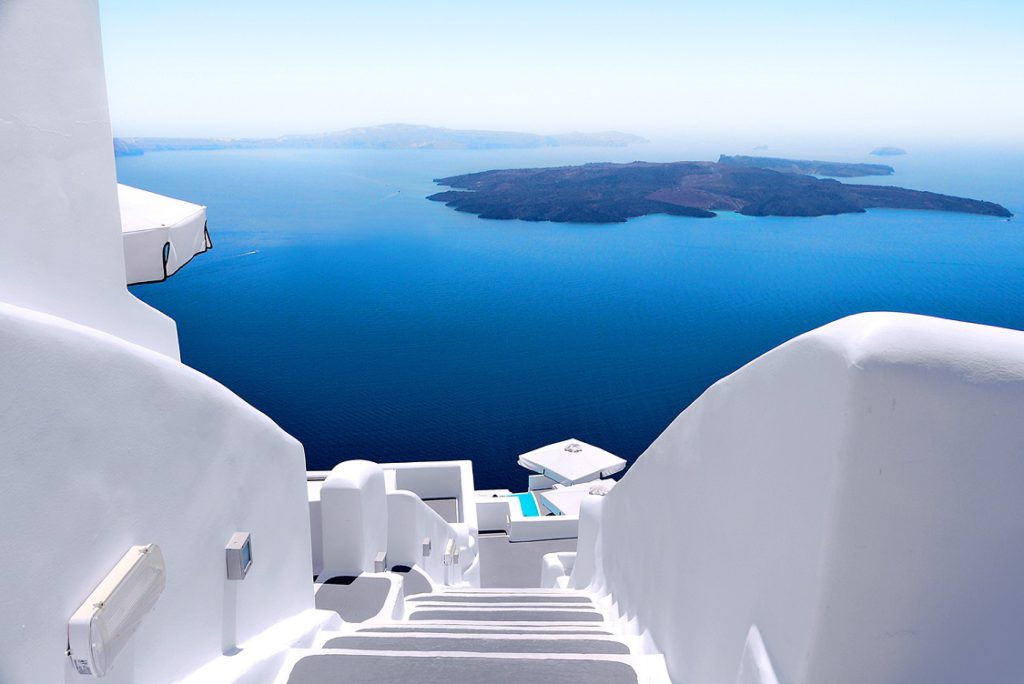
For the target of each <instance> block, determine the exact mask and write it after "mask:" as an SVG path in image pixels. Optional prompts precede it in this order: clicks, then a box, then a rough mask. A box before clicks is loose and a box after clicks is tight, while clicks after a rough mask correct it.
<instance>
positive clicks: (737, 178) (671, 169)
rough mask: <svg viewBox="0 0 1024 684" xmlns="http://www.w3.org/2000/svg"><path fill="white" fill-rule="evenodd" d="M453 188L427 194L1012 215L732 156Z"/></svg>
mask: <svg viewBox="0 0 1024 684" xmlns="http://www.w3.org/2000/svg"><path fill="white" fill-rule="evenodd" d="M435 182H437V183H438V184H440V185H446V186H448V187H451V188H455V189H454V190H447V191H444V192H439V193H437V194H434V195H430V196H429V197H428V198H427V199H430V200H433V201H435V202H444V203H445V204H446V205H447V206H449V207H452V208H453V209H456V210H457V211H465V212H469V213H472V214H476V215H478V216H479V217H480V218H488V219H522V220H525V221H556V222H573V223H617V222H622V221H625V220H626V219H629V218H632V217H634V216H644V215H646V214H672V215H677V216H693V217H700V218H711V217H713V216H714V215H715V214H714V213H713V212H715V211H735V212H738V213H740V214H745V215H747V216H826V215H834V214H850V213H861V212H864V211H866V210H867V209H875V208H878V209H882V208H884V209H925V210H933V211H951V212H962V213H967V214H983V215H987V216H1002V217H1009V216H1012V214H1011V213H1010V212H1009V211H1007V210H1006V208H1004V207H1002V206H1000V205H998V204H993V203H992V202H983V201H980V200H973V199H966V198H962V197H951V196H949V195H939V194H936V193H933V192H922V191H919V190H906V189H904V188H898V187H892V186H881V185H847V184H844V183H840V182H839V181H837V180H833V179H830V178H827V179H826V178H816V177H814V176H809V175H805V174H799V173H788V172H787V173H782V172H779V171H774V170H771V169H764V168H758V167H748V166H742V165H736V164H730V163H722V162H717V163H716V162H701V161H688V162H687V161H684V162H672V163H664V164H656V163H649V162H633V163H631V164H610V163H599V164H584V165H582V166H562V167H557V168H541V169H506V170H496V171H483V172H480V173H470V174H466V175H461V176H452V177H449V178H440V179H437V180H436V181H435Z"/></svg>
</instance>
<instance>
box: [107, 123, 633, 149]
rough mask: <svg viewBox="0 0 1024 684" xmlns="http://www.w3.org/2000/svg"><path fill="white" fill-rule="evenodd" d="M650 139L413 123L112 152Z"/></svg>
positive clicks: (170, 142) (169, 141)
mask: <svg viewBox="0 0 1024 684" xmlns="http://www.w3.org/2000/svg"><path fill="white" fill-rule="evenodd" d="M642 142H647V141H646V140H645V139H644V138H641V137H640V136H638V135H632V134H630V133H622V132H620V131H600V132H594V133H579V132H573V133H561V134H556V135H540V134H536V133H519V132H514V131H477V130H460V129H453V128H435V127H433V126H417V125H411V124H385V125H382V126H367V127H362V128H349V129H346V130H343V131H334V132H330V133H313V134H303V135H282V136H279V137H276V138H156V137H154V138H149V137H146V138H114V154H115V155H116V156H129V155H138V154H144V153H146V152H158V151H170V150H228V149H275V148H282V149H367V150H370V149H377V150H415V149H433V150H459V149H466V150H473V149H526V148H539V147H567V146H577V147H625V146H627V145H633V144H636V143H642Z"/></svg>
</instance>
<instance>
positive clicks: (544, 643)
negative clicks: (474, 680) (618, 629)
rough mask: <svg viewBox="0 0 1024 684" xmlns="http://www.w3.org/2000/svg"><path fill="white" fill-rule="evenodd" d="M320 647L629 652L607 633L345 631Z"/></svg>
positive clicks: (557, 652)
mask: <svg viewBox="0 0 1024 684" xmlns="http://www.w3.org/2000/svg"><path fill="white" fill-rule="evenodd" d="M321 648H324V649H334V648H340V649H349V650H360V651H445V652H452V653H456V652H458V653H510V654H516V653H552V654H561V653H591V654H592V653H602V654H618V655H628V654H629V653H630V649H629V647H628V646H627V645H626V644H624V643H622V642H621V641H619V640H618V639H614V638H612V637H607V636H589V637H587V636H581V635H574V636H563V635H550V634H548V635H539V634H531V635H507V634H506V635H495V634H475V635H467V634H442V633H437V632H423V633H418V634H408V633H407V634H365V633H360V634H345V635H342V636H336V637H333V638H330V639H328V640H327V641H326V642H325V643H324V644H323V646H322V647H321Z"/></svg>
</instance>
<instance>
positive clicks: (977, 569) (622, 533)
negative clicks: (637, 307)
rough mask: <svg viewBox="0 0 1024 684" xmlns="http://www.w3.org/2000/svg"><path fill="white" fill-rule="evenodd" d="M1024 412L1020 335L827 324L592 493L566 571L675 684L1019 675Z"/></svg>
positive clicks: (734, 381)
mask: <svg viewBox="0 0 1024 684" xmlns="http://www.w3.org/2000/svg"><path fill="white" fill-rule="evenodd" d="M1022 416H1024V333H1022V332H1019V331H1011V330H1004V329H998V328H992V327H985V326H978V325H971V324H966V323H956V322H952V321H944V320H939V319H934V318H926V317H922V316H910V315H902V314H864V315H859V316H854V317H851V318H847V319H843V320H841V321H838V322H836V323H833V324H830V325H827V326H825V327H823V328H820V329H818V330H815V331H812V332H810V333H808V334H806V335H802V336H800V337H798V338H796V339H794V340H791V341H790V342H787V343H786V344H784V345H782V346H781V347H779V348H777V349H775V350H773V351H771V352H769V353H767V354H765V355H764V356H762V357H761V358H759V359H757V360H755V361H753V362H752V363H750V364H748V365H747V366H745V367H743V368H742V369H740V370H739V371H737V372H736V373H734V374H732V375H730V376H729V377H727V378H725V379H724V380H721V381H719V382H718V383H716V384H715V385H714V386H712V387H711V388H710V389H709V390H708V391H707V392H705V393H704V395H702V396H701V397H700V398H699V399H698V400H697V401H695V402H694V403H693V404H692V405H691V406H690V407H689V408H688V409H686V411H684V412H683V413H682V414H681V415H680V416H679V417H678V418H677V419H676V420H675V421H674V422H673V423H672V425H670V426H669V428H668V429H667V430H665V432H664V433H663V434H662V435H661V436H660V437H659V438H658V439H657V441H655V443H654V444H653V445H651V447H650V448H649V449H648V450H647V451H646V452H645V453H644V454H643V455H642V456H641V457H640V458H639V459H638V460H637V462H636V463H635V464H634V465H633V467H632V468H631V469H630V471H629V472H628V473H627V474H626V475H625V476H624V477H623V478H622V480H621V481H620V483H619V485H618V486H616V487H615V489H614V490H612V491H611V492H610V493H609V494H608V495H607V496H606V497H590V498H594V499H599V498H600V499H604V502H603V504H601V505H600V506H599V508H600V511H599V513H598V519H599V523H598V524H597V525H592V523H591V521H590V520H589V518H588V517H587V516H586V515H584V519H583V521H582V529H581V538H580V540H579V544H578V556H577V559H576V566H575V570H574V578H573V584H575V583H576V580H577V577H579V579H580V581H583V579H584V575H589V578H588V579H589V581H588V582H587V584H588V585H591V586H592V587H593V588H595V590H598V591H600V590H601V589H602V588H603V589H604V590H607V591H608V592H610V594H611V599H612V603H611V605H612V606H613V607H614V610H616V611H617V612H618V613H619V616H620V617H621V618H622V619H623V620H627V621H629V623H630V624H631V625H635V626H636V628H637V629H638V630H639V631H641V632H644V631H646V632H648V633H649V635H650V637H651V638H652V640H653V642H654V643H656V644H657V645H658V647H659V648H660V649H661V650H662V651H663V652H664V654H665V658H666V662H667V664H668V668H669V672H670V673H671V676H672V679H673V681H679V682H735V681H737V673H738V672H739V673H740V675H741V679H740V681H742V682H744V683H746V682H757V683H758V684H765V683H767V682H772V681H773V680H774V679H776V675H777V679H778V681H781V682H785V683H786V684H818V683H820V682H829V684H863V683H864V682H940V681H941V682H997V681H998V682H1009V681H1016V680H1017V679H1019V675H1020V672H1021V667H1020V657H1019V654H1018V649H1017V648H1015V646H1014V644H1017V643H1019V642H1020V641H1021V639H1022V638H1024V627H1022V622H1021V617H1020V616H1021V615H1022V614H1024V591H1022V589H1021V581H1020V578H1021V577H1022V576H1024V536H1022V535H1021V534H1020V530H1021V520H1022V519H1024V498H1022V496H1021V492H1022V491H1024V458H1022V457H1021V453H1022V450H1021V449H1022V447H1021V445H1024V420H1022V419H1021V417H1022ZM586 512H587V511H586V504H585V507H584V514H586ZM594 522H596V521H594ZM591 527H597V528H598V529H597V530H591ZM584 537H587V538H588V541H587V542H586V543H585V542H584ZM754 625H756V627H757V630H756V631H751V630H752V626H754ZM762 637H763V639H762ZM765 644H767V646H768V648H769V649H770V654H771V658H770V661H769V660H768V658H767V653H768V652H769V651H768V649H766V648H765ZM741 654H743V655H742V661H741ZM769 665H770V667H769Z"/></svg>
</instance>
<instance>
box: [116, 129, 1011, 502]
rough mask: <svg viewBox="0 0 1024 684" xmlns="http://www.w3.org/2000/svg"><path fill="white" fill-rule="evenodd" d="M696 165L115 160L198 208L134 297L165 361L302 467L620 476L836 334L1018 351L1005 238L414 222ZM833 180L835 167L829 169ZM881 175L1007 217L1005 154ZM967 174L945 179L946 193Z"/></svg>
mask: <svg viewBox="0 0 1024 684" xmlns="http://www.w3.org/2000/svg"><path fill="white" fill-rule="evenodd" d="M710 156H711V155H710V152H706V153H703V154H700V153H694V151H693V150H685V151H684V150H672V149H656V148H649V149H642V148H629V149H627V150H531V151H487V152H482V151H452V152H441V151H419V152H417V151H302V152H292V151H244V152H240V151H217V152H165V153H154V154H148V155H146V156H144V157H134V158H124V159H119V160H118V168H119V175H120V179H121V180H122V181H123V182H126V183H129V184H133V185H137V186H139V187H142V188H146V189H150V190H153V191H156V192H161V193H165V194H169V195H174V196H177V197H181V198H183V199H188V200H190V201H194V202H200V203H203V204H206V205H208V207H209V225H210V232H211V234H212V236H213V240H214V244H215V249H214V250H213V251H212V252H210V253H208V254H205V255H202V256H200V257H197V258H196V259H195V260H194V261H193V262H192V263H191V264H189V265H188V266H187V267H186V268H185V269H184V270H183V271H182V272H181V273H179V274H178V275H176V276H174V277H173V278H172V279H170V280H169V281H168V282H166V283H161V284H155V285H145V286H139V287H135V288H132V289H133V292H134V293H135V294H136V295H137V296H139V297H141V298H142V299H144V300H145V301H147V302H149V303H150V304H152V305H153V306H155V307H157V308H158V309H161V310H162V311H164V312H166V313H167V314H169V315H170V316H172V317H173V318H174V319H175V320H176V321H177V322H178V330H179V334H180V337H181V348H182V357H183V360H184V361H185V362H186V363H188V364H190V365H192V366H194V367H195V368H197V369H199V370H201V371H203V372H204V373H207V374H208V375H211V376H212V377H214V378H216V379H218V380H219V381H221V382H222V383H224V384H225V385H227V386H228V387H229V388H231V389H232V390H234V391H235V392H236V393H238V394H239V395H241V396H242V397H243V398H244V399H246V400H247V401H249V402H250V403H252V404H253V405H255V406H256V407H258V408H259V409H261V410H262V411H264V412H265V413H267V414H268V415H269V416H270V417H271V418H273V419H274V420H275V421H277V423H278V424H280V425H281V427H283V428H284V429H285V430H287V431H288V432H290V433H292V434H293V435H295V436H296V437H297V438H299V439H300V440H301V441H302V442H303V444H304V445H305V447H306V456H307V462H308V465H309V467H310V468H328V467H330V466H332V465H333V464H335V463H336V462H338V461H339V460H342V459H346V458H370V459H374V460H393V459H402V460H409V459H442V458H445V459H446V458H472V459H474V461H475V463H476V476H477V485H478V486H481V487H489V486H511V487H513V488H522V487H523V486H524V485H525V476H526V472H525V471H523V470H522V469H521V468H519V467H518V466H517V465H516V455H517V454H519V453H521V452H524V451H527V450H529V449H533V448H535V447H537V446H540V445H542V444H545V443H548V442H553V441H556V440H561V439H565V438H567V437H578V438H580V439H584V440H587V441H590V442H593V443H595V444H598V445H600V446H603V447H605V448H607V449H609V450H611V451H614V452H616V453H619V454H621V455H623V456H625V457H627V458H630V459H632V458H634V457H636V456H637V455H639V454H640V453H641V452H642V451H643V449H644V448H645V447H646V446H647V445H648V444H649V443H650V442H651V440H653V439H654V438H655V437H656V436H657V435H658V433H659V432H660V431H661V430H663V429H664V428H665V426H667V425H668V423H669V421H671V420H672V418H673V417H675V416H676V414H678V413H679V412H680V411H681V410H682V409H684V408H685V407H686V406H687V405H688V404H689V403H690V402H691V401H693V400H694V399H695V398H696V397H697V396H698V395H699V394H700V393H701V392H702V391H703V390H704V389H705V388H707V387H708V385H710V384H711V383H712V382H714V381H715V380H717V379H718V378H720V377H722V376H723V375H725V374H727V373H729V372H731V371H733V370H735V369H736V368H738V367H739V366H741V365H743V364H744V363H746V362H747V361H749V360H751V359H752V358H754V357H755V356H757V355H758V354H761V353H762V352H764V351H766V350H768V349H770V348H771V347H773V346H775V345H777V344H779V343H780V342H782V341H784V340H786V339H788V338H790V337H792V336H794V335H796V334H798V333H801V332H804V331H806V330H809V329H811V328H814V327H816V326H819V325H822V324H824V323H827V322H829V321H831V320H833V319H836V318H839V317H840V316H844V315H847V314H851V313H856V312H860V311H867V310H895V311H911V312H917V313H925V314H932V315H937V316H944V317H948V318H955V319H961V320H967V321H976V322H983V323H989V324H994V325H1001V326H1006V327H1013V328H1024V239H1022V235H1021V232H1022V228H1024V223H1022V222H1021V219H1019V218H1018V219H1015V220H1014V221H1011V222H1005V221H1003V220H999V219H993V218H985V217H971V216H960V215H953V214H938V213H927V212H899V211H874V212H869V213H868V214H866V215H855V216H842V217H827V218H815V219H782V218H760V219H754V218H746V217H742V216H738V215H730V214H724V215H722V216H719V217H718V218H715V219H711V220H699V219H686V218H679V217H663V216H655V217H645V218H641V219H636V220H633V221H630V222H628V223H626V224H622V225H611V226H584V225H557V224H531V223H525V222H500V221H484V220H481V219H478V218H476V217H475V216H472V215H467V214H460V213H457V212H454V211H452V210H450V209H447V208H446V207H444V206H443V205H440V204H437V203H434V202H427V201H426V200H424V199H423V198H424V197H425V196H426V195H427V194H430V193H431V192H433V191H435V186H434V185H433V184H432V183H431V179H432V178H434V177H438V176H444V175H450V174H454V173H463V172H469V171H478V170H483V169H488V168H500V167H509V166H524V165H554V164H562V163H576V162H581V161H588V160H594V161H597V160H616V161H629V160H632V159H636V158H643V159H648V160H652V161H653V160H662V159H664V160H668V159H686V158H710ZM847 158H849V155H847ZM891 163H893V164H894V165H895V166H897V168H898V170H899V173H898V175H897V176H896V177H895V178H894V179H887V180H886V181H884V182H893V183H899V184H902V185H905V186H908V187H919V188H922V189H929V190H936V191H942V192H950V193H956V194H965V195H969V196H975V197H979V198H981V199H987V200H992V201H997V202H1000V203H1002V204H1004V205H1006V206H1008V207H1009V208H1010V209H1011V211H1014V212H1015V213H1017V214H1022V213H1024V186H1022V183H1021V179H1022V178H1024V154H1016V155H1014V154H1003V155H989V156H987V157H985V158H984V159H979V158H975V157H970V156H967V155H963V154H957V153H955V152H935V153H932V154H931V155H930V156H928V155H923V154H915V155H911V156H907V157H902V158H896V159H894V160H893V161H892V162H891ZM965 169H966V170H965Z"/></svg>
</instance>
